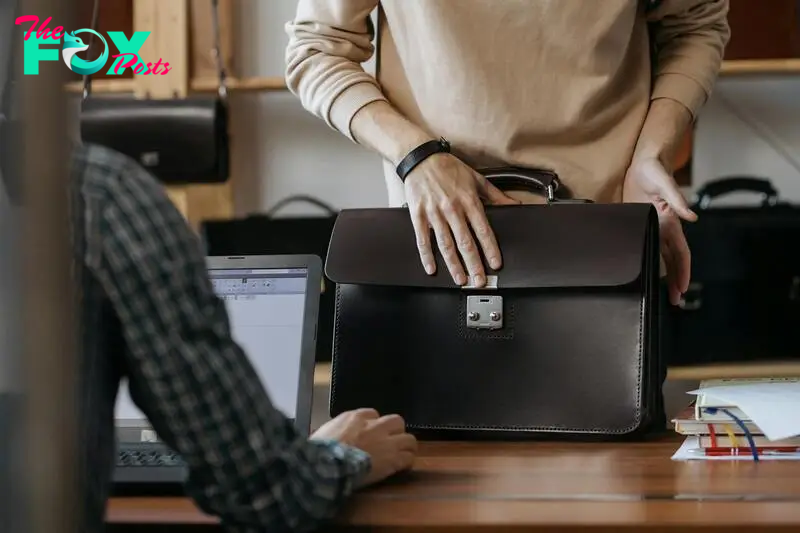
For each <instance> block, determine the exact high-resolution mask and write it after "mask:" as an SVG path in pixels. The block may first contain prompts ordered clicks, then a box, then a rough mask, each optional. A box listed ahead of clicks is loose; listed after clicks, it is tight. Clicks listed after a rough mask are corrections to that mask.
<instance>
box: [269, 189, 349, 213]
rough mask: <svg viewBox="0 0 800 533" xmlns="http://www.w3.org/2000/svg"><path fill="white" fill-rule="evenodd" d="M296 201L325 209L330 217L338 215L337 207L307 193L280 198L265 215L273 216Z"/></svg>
mask: <svg viewBox="0 0 800 533" xmlns="http://www.w3.org/2000/svg"><path fill="white" fill-rule="evenodd" d="M294 203H307V204H311V205H314V206H316V207H318V208H320V209H321V210H322V211H325V213H326V214H327V215H328V216H329V217H333V216H336V215H337V211H336V209H334V208H333V207H332V206H331V205H329V204H326V203H325V202H323V201H322V200H320V199H318V198H314V197H313V196H308V195H306V194H296V195H294V196H289V197H287V198H284V199H283V200H280V201H279V202H278V203H276V204H275V205H273V206H272V208H271V209H270V210H269V211H267V212H266V213H265V216H266V217H267V218H273V217H274V216H275V215H276V214H277V213H278V211H280V210H281V209H283V208H284V207H286V206H287V205H289V204H294Z"/></svg>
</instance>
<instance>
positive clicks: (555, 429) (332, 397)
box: [329, 284, 646, 435]
mask: <svg viewBox="0 0 800 533" xmlns="http://www.w3.org/2000/svg"><path fill="white" fill-rule="evenodd" d="M645 291H646V289H645ZM645 300H646V293H645V295H643V296H642V298H641V300H640V304H639V332H638V337H639V342H638V344H639V358H638V359H639V361H638V367H637V374H638V379H637V383H636V410H635V414H634V418H633V421H632V422H631V424H630V425H628V426H626V427H624V428H620V429H610V428H571V427H560V426H517V425H505V426H480V425H458V424H455V425H454V424H448V425H420V424H413V423H411V424H407V427H408V429H417V430H432V431H453V430H455V431H464V430H477V431H490V432H498V433H499V432H509V431H519V432H525V433H535V432H542V433H545V432H547V433H577V434H609V435H621V434H625V433H629V432H631V431H633V430H635V429H636V428H637V426H639V425H640V423H641V420H642V400H641V391H642V380H643V379H644V376H643V375H642V370H643V368H642V364H643V359H644V350H645V342H644V341H645V339H644V321H645ZM341 301H342V295H341V285H339V284H337V286H336V315H335V316H336V319H335V320H334V348H333V357H332V365H331V383H330V393H329V406H333V404H334V402H335V401H336V366H337V365H336V359H337V357H336V355H337V354H338V352H339V342H340V335H339V324H340V321H339V320H338V317H339V314H340V310H341ZM463 309H464V308H463V307H462V311H461V313H463ZM512 313H513V307H512ZM461 318H462V322H461V324H462V326H461V327H463V318H464V317H461Z"/></svg>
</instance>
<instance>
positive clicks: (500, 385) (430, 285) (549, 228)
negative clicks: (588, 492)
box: [326, 169, 665, 439]
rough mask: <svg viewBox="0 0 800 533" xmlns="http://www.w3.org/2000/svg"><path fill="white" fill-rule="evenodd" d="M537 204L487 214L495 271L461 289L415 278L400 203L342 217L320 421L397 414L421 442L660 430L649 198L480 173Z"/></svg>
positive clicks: (412, 247)
mask: <svg viewBox="0 0 800 533" xmlns="http://www.w3.org/2000/svg"><path fill="white" fill-rule="evenodd" d="M484 174H485V175H486V176H487V178H488V179H489V180H490V181H491V182H492V183H494V184H495V185H497V186H498V187H500V188H501V189H504V190H508V189H510V188H514V189H522V188H525V189H527V190H530V191H535V192H539V193H540V194H543V195H544V196H546V197H547V198H548V203H547V204H546V205H519V206H502V207H501V206H496V207H492V206H489V207H487V208H486V214H487V217H488V219H489V221H490V223H491V226H492V228H493V229H494V232H495V234H496V236H497V239H498V243H499V245H500V248H501V251H502V254H503V267H502V269H500V270H499V271H492V270H491V269H488V267H487V277H488V283H487V287H486V288H484V289H481V290H474V289H472V288H469V287H467V288H462V287H459V286H457V285H455V284H454V283H453V281H452V279H451V277H450V275H449V273H448V272H447V269H446V267H445V264H444V261H443V259H442V258H441V256H440V255H439V254H438V251H437V253H436V254H437V255H436V262H437V272H436V274H435V275H433V276H428V275H426V274H425V272H424V270H423V269H422V266H421V265H420V260H419V256H418V252H417V247H416V244H415V237H414V231H413V228H412V224H411V220H410V217H409V213H408V211H407V209H404V208H384V209H347V210H343V211H342V212H341V213H340V214H339V217H338V218H337V220H336V224H335V226H334V229H333V235H332V238H331V243H330V248H329V250H328V257H327V263H326V273H327V276H328V277H329V278H330V279H331V280H333V281H334V282H335V283H337V293H336V316H335V326H334V347H333V364H332V374H331V391H330V414H331V415H332V416H335V415H338V414H340V413H342V412H344V411H346V410H349V409H354V408H359V407H374V408H376V409H377V410H378V411H379V412H381V413H398V414H400V415H402V416H403V417H404V418H405V421H406V423H407V426H408V429H409V430H410V431H411V432H413V433H415V434H417V435H418V436H419V437H420V438H426V439H427V438H458V439H479V438H493V437H494V438H497V437H502V438H534V437H539V438H540V437H543V436H547V435H549V436H556V437H561V438H563V437H568V436H569V437H571V438H577V437H583V438H588V437H590V436H595V437H600V438H603V439H608V438H622V437H632V436H639V435H641V434H643V433H645V432H648V431H649V430H650V429H651V428H653V427H654V426H655V427H658V426H659V425H660V429H663V428H664V420H665V419H664V414H663V402H662V397H661V383H662V381H663V376H664V371H663V367H662V365H661V361H660V357H659V339H658V309H659V298H660V296H659V277H658V267H659V227H658V219H657V215H656V213H655V209H654V208H653V206H651V205H649V204H594V203H584V202H580V201H575V200H572V201H570V200H563V199H560V198H559V197H558V191H559V187H558V183H559V182H558V179H557V177H556V176H555V175H552V174H548V173H541V172H530V171H524V170H520V169H503V170H501V171H496V170H493V171H491V172H487V171H484Z"/></svg>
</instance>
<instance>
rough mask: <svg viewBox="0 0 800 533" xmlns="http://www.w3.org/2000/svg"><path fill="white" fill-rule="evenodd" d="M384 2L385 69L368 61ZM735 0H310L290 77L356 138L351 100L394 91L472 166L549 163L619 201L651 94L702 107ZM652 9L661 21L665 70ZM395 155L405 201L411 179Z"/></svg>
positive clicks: (392, 180)
mask: <svg viewBox="0 0 800 533" xmlns="http://www.w3.org/2000/svg"><path fill="white" fill-rule="evenodd" d="M376 7H379V8H380V11H379V27H378V32H377V33H378V40H377V42H378V50H379V54H378V58H377V79H375V78H374V77H373V76H371V75H370V74H368V73H366V72H365V71H364V70H363V68H362V66H361V63H363V62H365V61H367V60H369V59H370V58H371V57H372V55H373V54H374V50H375V48H374V47H373V36H374V31H373V28H372V24H371V22H370V21H369V16H370V13H371V12H372V11H373V10H374V9H375V8H376ZM727 10H728V1H727V0H664V1H663V2H662V3H661V5H660V7H658V8H657V9H656V10H654V11H652V12H650V13H649V14H647V15H646V14H645V11H644V9H643V2H640V1H638V0H380V1H379V0H299V2H298V8H297V15H296V17H295V19H294V20H293V21H291V22H289V23H287V25H286V31H287V33H288V35H289V45H288V48H287V52H286V59H287V72H286V78H287V81H288V85H289V88H290V89H291V91H292V92H294V93H295V94H296V95H297V96H298V97H299V98H300V100H301V102H302V104H303V106H305V108H306V109H308V110H309V111H311V112H312V113H314V114H316V115H317V116H319V117H320V118H322V119H324V120H325V121H326V122H327V123H328V124H329V125H330V126H331V127H333V128H336V129H337V130H339V131H341V132H342V133H343V134H345V135H348V136H350V137H351V138H352V136H351V134H350V121H351V119H352V117H353V116H354V114H355V113H356V112H357V111H358V110H360V109H361V108H362V107H363V106H365V105H367V104H368V103H370V102H373V101H375V100H380V99H387V100H388V101H389V102H391V103H392V104H393V105H394V106H395V108H396V109H398V110H399V111H400V112H401V113H402V114H403V115H405V116H406V117H407V118H408V119H410V120H411V121H412V122H414V123H415V124H417V125H419V126H420V127H422V128H424V129H425V130H426V131H428V132H429V133H430V134H431V135H435V136H443V137H445V138H447V139H448V140H449V141H450V142H451V143H452V145H453V148H454V152H456V153H457V154H458V155H459V156H460V157H462V158H463V159H464V160H465V161H466V162H467V163H469V164H470V165H472V166H473V167H476V168H478V167H486V166H497V165H519V166H525V167H535V168H546V169H551V170H554V171H556V172H557V173H558V174H559V176H560V177H561V179H562V181H563V182H564V183H565V184H566V185H567V186H568V187H569V188H570V189H572V191H573V192H574V194H575V195H576V196H579V197H586V198H592V199H595V200H597V201H620V200H621V197H622V182H623V178H624V175H625V171H626V168H627V166H628V164H629V162H630V159H631V156H632V153H633V148H634V145H635V143H636V141H637V138H638V136H639V132H640V131H641V127H642V124H643V122H644V119H645V116H646V114H647V110H648V105H649V102H650V100H651V99H656V98H670V99H673V100H675V101H677V102H680V103H681V104H683V105H684V106H686V107H687V108H688V109H689V110H690V111H691V112H692V113H693V114H694V113H696V112H697V111H698V109H699V108H700V107H701V106H702V105H703V103H704V102H705V101H706V99H707V97H708V95H709V93H710V91H711V88H712V85H713V83H714V81H715V78H716V75H717V73H718V70H719V67H720V63H721V60H722V55H723V51H724V47H725V44H726V43H727V40H728V36H729V29H728V25H727V19H726V17H727ZM648 20H650V21H658V22H660V24H659V26H658V29H657V30H656V31H655V35H654V36H655V38H656V40H657V41H658V43H659V45H660V48H659V49H660V55H659V60H658V62H657V64H656V65H655V66H654V69H655V70H654V72H651V61H650V47H649V40H648V26H647V22H648ZM651 74H655V78H654V82H653V83H651ZM385 167H386V173H385V178H386V182H387V188H388V192H389V201H390V204H392V205H398V204H400V203H402V202H403V188H402V184H401V182H400V180H399V179H398V178H397V177H396V175H395V174H394V169H393V167H392V166H391V165H390V164H388V162H387V164H386V165H385ZM331 179H335V172H332V174H331Z"/></svg>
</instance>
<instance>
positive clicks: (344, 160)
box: [231, 0, 387, 214]
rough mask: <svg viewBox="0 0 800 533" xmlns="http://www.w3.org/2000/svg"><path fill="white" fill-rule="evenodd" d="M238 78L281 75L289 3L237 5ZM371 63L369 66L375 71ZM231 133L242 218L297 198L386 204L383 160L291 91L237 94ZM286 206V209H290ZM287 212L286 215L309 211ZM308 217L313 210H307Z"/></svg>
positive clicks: (347, 204)
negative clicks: (317, 114) (307, 107)
mask: <svg viewBox="0 0 800 533" xmlns="http://www.w3.org/2000/svg"><path fill="white" fill-rule="evenodd" d="M237 4H239V13H238V20H237V24H238V27H239V28H240V33H239V35H238V39H237V43H236V47H237V49H236V61H237V64H236V67H235V68H236V71H237V74H239V75H240V76H283V74H284V49H285V47H286V41H287V37H286V33H285V32H284V29H283V26H284V24H285V22H286V21H288V20H290V19H292V18H293V17H294V12H295V7H296V5H297V2H296V1H294V0H269V1H258V0H244V1H241V2H237ZM373 64H374V63H373V62H371V63H370V64H368V65H366V68H367V70H371V69H372V65H373ZM235 100H236V101H235V102H234V104H233V116H232V129H231V134H232V135H233V136H235V139H236V140H235V141H234V142H235V153H234V157H233V161H234V167H233V175H234V176H236V179H238V180H239V182H238V183H237V184H236V186H235V191H236V193H235V195H236V198H235V203H236V209H237V212H238V213H240V214H244V213H250V212H253V211H259V210H263V209H265V208H268V207H269V206H271V205H272V204H274V203H276V202H277V201H279V200H281V199H282V198H284V197H286V196H289V195H291V194H296V193H307V194H312V195H314V196H316V197H319V198H321V199H324V200H325V201H327V202H329V203H331V204H332V205H333V206H334V207H336V208H346V207H362V206H378V205H385V204H386V202H387V197H386V190H385V186H384V181H383V174H382V171H381V166H380V159H379V158H378V157H377V156H375V155H373V154H371V153H369V152H367V151H366V150H364V149H363V148H360V147H359V146H356V145H355V144H353V142H352V141H350V140H348V139H347V138H345V137H344V136H342V135H341V134H340V133H338V132H336V131H333V130H331V129H330V128H328V126H327V125H326V124H325V123H324V122H322V121H321V120H319V119H317V118H316V117H314V116H312V115H310V114H309V113H308V112H306V111H305V110H304V109H303V108H302V107H301V106H300V104H299V102H298V100H297V99H296V98H295V97H294V96H293V95H292V94H290V93H288V92H282V93H268V94H258V95H247V96H236V97H235ZM290 209H291V210H290ZM290 209H287V210H286V212H287V213H291V212H300V211H306V209H302V208H300V209H295V208H290ZM311 210H312V211H311V212H313V208H311Z"/></svg>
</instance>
